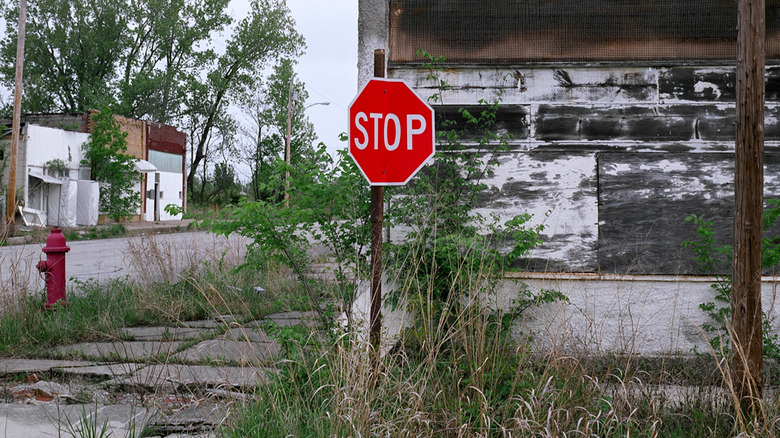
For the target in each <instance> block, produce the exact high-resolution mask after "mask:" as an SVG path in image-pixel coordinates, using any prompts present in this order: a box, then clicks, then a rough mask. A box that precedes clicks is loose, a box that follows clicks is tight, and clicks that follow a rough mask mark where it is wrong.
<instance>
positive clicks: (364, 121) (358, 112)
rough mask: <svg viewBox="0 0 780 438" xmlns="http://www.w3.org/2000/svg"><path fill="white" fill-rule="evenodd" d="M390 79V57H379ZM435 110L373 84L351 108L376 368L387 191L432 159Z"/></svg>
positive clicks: (394, 85)
mask: <svg viewBox="0 0 780 438" xmlns="http://www.w3.org/2000/svg"><path fill="white" fill-rule="evenodd" d="M374 76H375V77H376V78H384V77H385V52H384V50H377V51H375V52H374ZM434 143H435V142H434V121H433V109H432V108H431V107H430V106H428V104H427V103H425V102H424V101H423V100H422V99H420V98H419V97H418V96H417V95H416V94H415V93H414V92H413V91H412V90H411V89H410V88H409V87H408V86H407V85H406V84H405V83H404V82H403V81H397V80H388V79H372V80H370V81H369V82H368V84H366V86H365V87H363V89H362V90H361V91H360V93H359V94H358V96H357V97H356V98H355V100H353V101H352V103H351V104H350V105H349V155H350V156H351V157H352V159H354V160H355V163H357V165H358V168H359V169H360V171H361V172H362V173H363V176H365V177H366V179H367V180H368V183H369V184H370V185H371V218H370V219H371V317H370V318H371V321H370V334H369V341H370V343H371V363H372V365H373V367H374V370H377V368H378V365H379V347H380V340H381V332H382V315H381V309H382V223H383V222H384V199H385V192H384V186H391V185H404V184H406V183H407V182H408V181H409V180H410V179H412V177H414V175H415V174H416V173H417V172H418V171H419V170H420V169H421V168H422V167H423V166H424V165H425V163H426V162H427V161H428V160H429V159H430V158H431V157H433V154H434V152H435V144H434Z"/></svg>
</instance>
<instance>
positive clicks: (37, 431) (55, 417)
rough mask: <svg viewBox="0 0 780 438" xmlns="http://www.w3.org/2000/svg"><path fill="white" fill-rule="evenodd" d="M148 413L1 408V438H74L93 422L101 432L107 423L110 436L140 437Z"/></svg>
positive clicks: (123, 409)
mask: <svg viewBox="0 0 780 438" xmlns="http://www.w3.org/2000/svg"><path fill="white" fill-rule="evenodd" d="M147 415H148V413H147V411H146V409H144V408H141V407H134V406H131V405H111V406H103V405H97V406H96V405H94V404H87V405H57V404H54V403H51V404H42V405H18V404H5V403H3V404H0V438H5V437H7V438H18V437H59V436H63V437H64V436H72V434H70V433H69V430H72V431H75V432H76V436H79V434H78V432H77V431H78V429H79V428H81V429H86V428H88V427H89V424H90V422H93V424H97V425H98V426H99V427H98V430H99V429H100V426H102V425H103V424H104V422H105V424H107V426H108V428H109V431H110V432H111V433H112V435H111V436H115V437H125V436H128V435H130V430H131V429H134V430H135V432H134V433H135V435H134V436H139V435H140V432H141V431H142V429H143V426H144V424H146V418H147ZM84 436H87V434H84Z"/></svg>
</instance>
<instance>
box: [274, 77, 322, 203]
mask: <svg viewBox="0 0 780 438" xmlns="http://www.w3.org/2000/svg"><path fill="white" fill-rule="evenodd" d="M292 88H293V83H292V80H290V92H289V94H288V95H287V137H286V138H285V148H284V162H285V164H286V165H287V166H286V167H287V169H285V171H284V206H285V207H289V206H290V128H291V125H292V101H293V100H297V99H293V89H292ZM315 105H330V102H317V103H312V104H310V105H306V106H305V107H303V109H301V112H304V111H306V109H307V108H311V107H313V106H315Z"/></svg>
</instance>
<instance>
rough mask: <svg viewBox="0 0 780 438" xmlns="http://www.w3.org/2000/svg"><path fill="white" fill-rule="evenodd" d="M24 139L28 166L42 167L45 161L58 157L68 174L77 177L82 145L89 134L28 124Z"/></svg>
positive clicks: (87, 139)
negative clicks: (68, 171) (66, 168)
mask: <svg viewBox="0 0 780 438" xmlns="http://www.w3.org/2000/svg"><path fill="white" fill-rule="evenodd" d="M26 140H27V166H28V167H34V168H38V169H42V168H43V165H44V163H46V162H47V161H50V160H54V159H59V160H62V161H63V162H64V163H65V165H66V166H67V167H68V169H69V170H70V171H71V174H70V175H68V176H69V177H70V178H73V179H78V169H79V165H80V163H81V159H82V157H83V151H82V145H83V144H84V143H86V142H87V141H89V134H87V133H83V132H72V131H65V130H62V129H56V128H47V127H44V126H38V125H28V126H27V139H26ZM73 171H76V173H75V174H74V173H73Z"/></svg>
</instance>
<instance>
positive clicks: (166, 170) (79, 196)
mask: <svg viewBox="0 0 780 438" xmlns="http://www.w3.org/2000/svg"><path fill="white" fill-rule="evenodd" d="M90 114H91V113H87V114H76V115H68V114H27V115H23V116H22V120H21V136H20V140H19V152H18V158H17V169H18V170H17V173H16V175H17V178H16V187H17V189H18V190H19V191H20V192H21V193H20V195H21V196H20V197H21V205H20V206H19V214H20V216H21V220H22V221H23V222H24V223H26V224H29V225H37V226H46V225H59V226H63V227H75V226H80V225H88V226H91V225H96V224H97V223H98V220H99V211H98V199H99V185H98V183H97V182H96V181H92V180H91V179H90V171H89V168H88V167H85V166H83V165H82V164H81V160H82V158H83V147H82V146H83V144H84V143H86V142H87V141H89V133H90V132H91V129H92V124H91V117H90ZM115 119H116V121H117V123H118V124H119V126H120V129H121V130H122V131H123V132H125V133H127V151H126V153H127V154H128V155H130V156H131V157H134V158H136V161H135V167H136V169H137V170H138V171H139V172H140V173H141V174H142V178H141V181H140V182H139V183H138V184H136V187H135V190H136V191H137V192H138V193H139V194H140V195H141V206H140V208H139V211H138V212H137V214H136V215H135V216H133V218H132V219H131V220H133V221H153V220H168V219H174V218H175V217H174V216H172V215H170V214H169V213H168V212H166V211H165V210H164V209H165V206H166V205H168V204H174V205H177V206H179V207H186V193H185V165H186V161H185V149H186V135H185V134H184V133H182V132H179V131H178V130H176V129H175V128H174V127H172V126H168V125H163V124H158V123H147V122H145V121H142V120H134V119H129V118H126V117H121V116H115ZM3 123H4V124H5V125H6V126H10V125H11V121H10V120H7V121H3ZM4 141H5V142H6V143H8V144H10V132H6V133H5V137H4ZM7 149H8V148H7V147H4V148H3V151H6V150H7ZM7 155H8V154H7V153H4V156H3V157H0V158H1V159H2V160H3V162H4V163H7V158H8V157H7ZM22 169H23V170H22ZM2 174H3V185H5V184H7V178H8V169H7V166H5V165H4V167H3V171H2Z"/></svg>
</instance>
